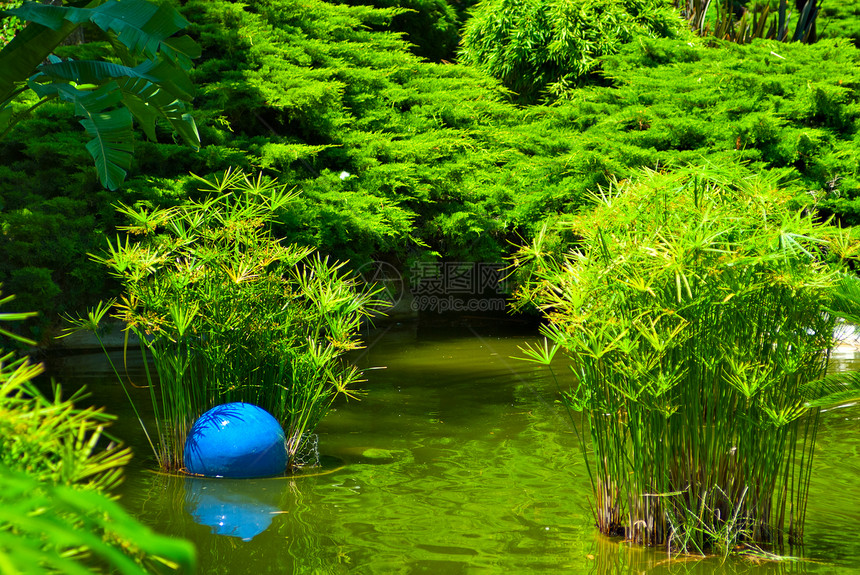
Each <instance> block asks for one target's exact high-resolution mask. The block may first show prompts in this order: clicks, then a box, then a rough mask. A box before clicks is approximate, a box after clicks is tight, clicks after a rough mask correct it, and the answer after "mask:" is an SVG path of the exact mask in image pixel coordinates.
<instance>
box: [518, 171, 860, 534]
mask: <svg viewBox="0 0 860 575" xmlns="http://www.w3.org/2000/svg"><path fill="white" fill-rule="evenodd" d="M734 175H735V172H734V171H733V170H732V169H731V168H726V169H721V168H718V167H715V166H711V165H709V166H706V167H704V168H700V169H685V170H681V171H678V172H676V173H672V174H661V173H656V172H647V173H646V174H644V175H643V176H642V177H641V178H639V179H638V180H636V181H623V182H616V183H614V184H613V185H612V186H610V187H608V188H606V189H601V190H599V191H597V192H596V193H595V194H594V198H593V199H594V201H595V203H596V206H595V207H594V209H593V210H590V211H584V212H583V213H582V214H581V215H580V216H578V217H575V218H573V219H572V220H571V221H570V222H569V224H568V225H566V226H565V227H566V229H567V231H568V232H571V233H573V234H574V235H575V236H576V237H578V238H579V239H578V240H577V241H575V242H574V244H573V245H572V247H571V249H570V251H569V252H567V253H565V254H563V255H553V254H551V253H548V252H547V249H546V246H545V245H544V241H545V239H546V234H545V233H544V234H539V235H538V236H537V238H536V239H535V241H534V242H533V243H532V244H531V245H529V246H525V247H523V248H521V249H520V250H519V251H518V252H517V254H516V256H515V260H514V263H515V265H516V266H517V267H518V269H519V271H520V272H521V273H523V278H524V281H523V283H522V285H521V287H520V289H519V291H518V293H517V298H518V305H520V306H522V305H537V306H538V307H539V308H540V309H541V310H542V311H543V312H544V314H545V315H546V318H547V321H548V323H547V324H546V326H545V327H544V328H543V333H544V335H545V336H546V337H547V338H548V339H549V340H551V341H552V345H549V344H548V343H547V345H546V346H545V347H544V348H540V347H531V348H526V349H525V352H526V354H527V357H526V359H529V360H532V361H537V362H540V363H544V364H550V362H551V361H552V358H553V356H554V355H555V354H556V353H557V351H558V350H559V349H563V350H564V352H565V353H566V355H567V357H568V359H569V361H570V377H571V379H572V383H571V384H570V388H569V390H567V391H565V393H564V400H565V403H566V405H567V406H568V407H569V408H570V409H571V410H572V411H573V412H576V413H579V414H580V415H581V418H582V424H583V426H584V429H587V430H588V432H589V434H590V442H587V441H583V443H584V445H583V452H584V453H585V454H586V459H587V462H588V465H589V473H590V474H591V479H592V486H593V490H594V502H593V506H594V513H595V516H596V518H597V523H598V526H599V528H600V530H601V531H603V532H604V533H608V534H623V535H624V536H625V537H627V538H629V539H631V540H634V541H637V542H639V543H643V544H648V545H666V546H670V547H673V548H676V549H698V550H703V549H705V548H706V547H708V546H712V545H716V544H718V542H719V541H729V542H731V541H734V540H735V537H736V534H737V533H742V534H746V535H748V536H749V537H750V538H752V539H753V540H755V541H772V542H777V543H779V542H782V541H783V540H784V539H785V537H784V536H785V535H787V536H788V540H789V541H797V540H799V539H800V537H801V536H802V534H803V524H804V518H805V513H806V502H807V494H808V488H809V478H810V472H811V469H812V461H813V456H814V450H815V437H816V430H817V426H818V417H819V410H818V408H817V407H816V406H815V404H814V403H812V402H810V401H809V395H808V394H809V392H810V386H809V384H810V382H812V381H814V380H816V379H818V378H820V376H821V375H822V374H823V373H824V370H825V367H826V365H827V361H828V357H829V350H830V348H831V346H832V344H833V328H834V324H835V321H836V319H835V317H834V316H833V315H832V314H827V313H824V312H823V309H822V305H824V304H826V303H827V302H828V301H829V300H830V294H831V292H832V289H833V287H834V285H835V284H836V283H837V282H838V280H839V277H840V273H839V271H838V270H839V265H840V264H839V262H840V261H842V260H844V259H856V257H857V254H858V248H857V245H856V243H855V242H852V241H851V240H850V239H849V238H848V232H847V231H845V230H839V229H837V228H833V227H831V226H829V225H827V224H825V223H821V222H820V220H818V219H817V217H816V214H815V212H814V210H812V209H801V210H794V209H792V208H791V207H790V206H791V203H790V201H789V197H788V195H787V194H786V193H785V192H784V190H782V189H781V188H780V186H779V179H778V178H777V177H774V175H773V174H772V173H771V174H770V175H768V174H761V175H758V176H754V177H749V178H745V179H738V178H735V177H734ZM727 530H729V531H732V533H728V532H727Z"/></svg>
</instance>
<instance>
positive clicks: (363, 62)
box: [0, 0, 860, 318]
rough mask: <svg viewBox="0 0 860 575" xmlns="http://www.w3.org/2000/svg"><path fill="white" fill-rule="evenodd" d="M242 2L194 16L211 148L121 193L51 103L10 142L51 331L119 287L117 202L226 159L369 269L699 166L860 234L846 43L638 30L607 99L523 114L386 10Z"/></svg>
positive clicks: (142, 173) (466, 252)
mask: <svg viewBox="0 0 860 575" xmlns="http://www.w3.org/2000/svg"><path fill="white" fill-rule="evenodd" d="M243 6H244V5H243V4H236V3H233V2H217V1H214V0H213V1H207V2H203V1H200V2H196V1H195V2H188V3H186V4H185V5H184V6H182V7H181V10H182V11H183V14H184V16H185V17H186V18H187V19H188V20H189V21H191V22H192V25H191V26H190V27H189V33H190V34H191V35H192V36H193V37H194V38H195V40H197V41H198V42H199V43H200V45H201V47H202V49H203V56H202V57H201V58H200V60H199V65H198V66H197V67H196V68H195V70H194V71H193V72H192V79H193V81H194V84H195V85H196V86H197V87H198V96H197V97H196V99H195V110H196V112H195V114H196V117H197V120H198V124H199V127H200V133H201V139H202V141H203V142H204V144H205V145H204V147H203V148H202V149H201V150H200V151H199V152H198V151H194V150H192V149H191V148H189V147H187V146H182V145H179V144H177V143H175V142H173V141H171V140H170V139H169V138H165V137H159V141H157V142H151V141H139V142H136V144H135V146H136V149H137V150H138V152H139V153H136V156H135V164H134V165H133V166H132V168H131V169H130V173H129V177H128V178H127V180H126V187H125V188H124V189H122V190H118V191H117V192H115V193H110V192H107V191H105V190H102V189H100V186H99V184H98V181H97V180H96V179H95V177H94V175H93V174H92V173H91V172H92V170H91V169H89V168H88V167H87V163H88V162H89V160H88V157H87V155H86V152H85V151H84V147H83V144H84V140H85V139H86V136H85V135H84V134H82V133H81V131H80V130H78V128H77V125H76V121H75V120H74V119H73V118H71V114H70V110H68V109H67V108H64V107H63V106H61V105H59V104H55V103H48V104H46V105H44V106H42V107H41V108H39V109H37V110H36V111H35V112H34V114H33V116H32V117H31V118H30V119H28V120H26V121H23V122H21V123H20V124H18V126H17V128H16V132H15V134H13V135H10V137H9V138H6V139H5V140H3V141H0V156H2V157H3V158H4V166H0V227H3V229H4V230H5V232H4V233H5V234H6V235H5V236H4V237H5V238H6V239H7V240H8V241H6V242H0V280H2V281H5V282H9V281H10V277H11V274H12V272H13V271H14V270H16V269H18V268H24V267H31V268H42V269H44V270H50V280H51V281H52V282H53V284H54V285H56V286H57V287H58V288H59V289H60V290H61V292H60V293H61V295H59V296H57V297H54V298H53V300H48V299H42V302H43V303H42V304H40V307H41V306H43V307H42V309H44V311H46V312H47V313H46V317H47V318H51V317H55V315H56V312H58V311H59V312H64V311H65V312H69V311H72V312H77V311H80V310H82V309H84V308H85V307H86V306H89V305H92V304H93V303H94V302H95V301H97V300H98V299H99V298H100V297H103V296H105V294H106V292H107V291H108V290H110V289H115V287H114V284H112V282H111V280H110V279H109V278H107V277H106V273H105V270H102V269H99V268H98V266H95V265H94V264H93V263H92V262H91V261H90V260H89V259H88V258H87V256H86V254H87V253H96V252H97V251H98V250H99V249H101V247H102V246H103V245H104V237H105V236H108V237H113V235H114V229H115V225H116V224H117V217H116V215H115V214H114V213H113V210H111V209H110V206H111V204H114V203H117V202H122V203H124V204H126V205H130V206H131V205H145V206H151V207H169V206H173V205H176V204H178V203H180V202H182V201H183V200H184V199H185V198H186V197H189V196H191V197H195V196H194V194H195V193H196V187H195V186H196V182H195V180H194V179H193V178H191V177H190V176H188V173H189V172H194V173H197V174H202V175H207V174H213V173H217V172H218V171H221V170H225V169H227V168H228V167H230V166H234V165H236V166H241V167H242V168H244V169H245V170H248V171H258V170H264V171H265V173H267V174H270V175H273V176H274V175H277V177H278V178H279V179H280V181H282V182H285V183H286V182H289V183H290V184H291V185H296V186H297V188H298V189H300V190H301V191H302V194H301V196H300V197H299V198H297V199H296V201H295V202H294V203H292V204H291V205H290V206H289V207H288V209H287V210H286V211H285V212H284V213H283V214H282V215H281V217H280V222H281V223H280V224H278V225H277V226H276V228H275V233H276V235H277V236H278V237H283V238H285V239H286V240H287V241H290V242H296V243H299V244H302V245H313V246H315V247H317V248H318V249H320V251H322V252H323V253H326V254H329V255H331V256H332V257H334V258H336V259H338V260H350V262H351V265H355V266H356V267H357V266H360V265H361V264H363V263H364V262H366V261H368V260H370V259H381V258H384V259H386V260H387V261H392V262H400V263H401V265H402V266H403V268H404V269H405V268H408V266H409V262H410V261H412V260H414V259H429V258H434V257H444V258H446V259H450V260H454V261H500V258H501V257H502V256H503V255H504V254H505V253H508V252H509V250H510V245H511V242H517V241H519V239H518V238H530V237H532V236H533V234H535V233H536V232H537V231H538V230H540V228H541V226H542V224H543V223H544V222H545V221H550V222H551V221H554V220H556V219H558V218H561V217H564V214H567V213H572V212H576V211H577V210H579V209H580V208H581V207H582V206H583V205H584V204H588V202H589V200H588V190H593V189H596V187H597V186H598V185H606V184H607V183H608V181H609V179H610V176H612V175H615V176H617V177H618V178H620V179H623V178H626V177H628V176H629V175H631V174H633V173H635V172H636V171H637V170H638V169H639V168H640V167H642V166H651V167H654V166H660V167H668V168H675V167H679V166H684V165H687V164H689V163H693V164H696V163H700V162H701V160H702V158H703V157H706V158H709V159H713V160H714V161H716V162H718V163H721V164H725V165H732V164H735V165H748V166H749V167H750V169H753V170H754V171H758V170H760V169H776V170H779V171H780V173H782V174H785V175H786V177H787V183H786V186H787V187H788V188H789V189H790V190H792V191H794V192H796V194H797V195H798V197H799V198H800V199H801V200H802V201H803V202H806V201H809V200H810V199H811V198H812V195H814V200H813V201H814V202H818V206H819V207H820V208H822V209H823V210H825V213H835V214H837V215H838V216H839V218H840V219H841V220H842V221H843V222H844V223H847V224H852V223H855V221H856V222H860V217H858V216H857V213H860V212H858V211H857V207H855V206H854V203H855V196H856V194H857V192H858V181H859V180H858V178H857V166H858V165H860V157H858V149H857V145H856V142H855V136H854V134H855V130H856V128H855V126H856V124H857V120H858V107H857V105H856V103H855V102H856V100H857V98H856V93H857V87H858V74H857V71H858V70H860V58H858V52H857V50H856V49H854V48H853V47H852V46H850V45H849V44H848V43H847V42H845V41H841V42H835V41H826V42H819V43H817V44H813V45H800V44H782V43H776V42H762V41H755V42H753V43H752V44H749V45H743V46H737V45H729V44H728V43H720V42H716V41H715V42H714V46H703V45H699V44H695V43H694V45H692V46H691V45H688V44H687V43H686V42H681V41H677V40H671V39H651V38H645V37H640V38H639V39H638V40H636V41H634V42H631V43H629V44H626V45H624V46H622V47H621V51H620V52H619V53H618V54H616V55H613V56H606V57H604V59H603V64H602V70H603V71H602V72H601V73H602V74H604V80H602V82H603V83H604V84H607V85H605V86H589V87H586V88H583V89H579V90H576V91H574V92H571V94H572V95H573V96H574V97H572V99H571V100H569V101H563V102H558V103H556V104H555V105H553V106H531V107H528V108H527V109H520V108H517V107H516V106H514V105H512V104H510V103H509V101H508V97H507V95H506V92H505V91H504V89H503V88H502V87H500V85H499V83H498V82H497V81H495V80H493V79H491V78H487V77H486V76H484V75H481V74H480V73H478V72H477V71H475V70H474V69H472V68H470V67H466V66H461V65H440V64H431V63H426V62H422V61H421V60H420V59H419V58H417V57H415V56H414V55H412V54H410V52H409V47H408V45H407V44H406V43H405V42H404V41H402V40H401V39H399V38H398V37H397V35H395V34H390V33H386V32H382V31H380V29H379V28H380V27H382V26H385V25H387V24H388V23H389V22H390V21H391V19H392V18H393V17H394V13H393V12H392V11H391V10H378V9H374V8H370V7H366V6H346V5H342V4H332V3H327V2H321V1H316V0H314V1H309V2H302V3H300V4H296V3H285V2H283V1H282V0H266V1H262V0H261V1H257V0H255V1H254V2H253V3H249V4H248V8H247V9H246V8H243ZM99 50H102V53H103V56H106V55H108V54H109V53H110V51H109V49H108V47H106V46H105V45H99V44H90V45H86V46H79V47H78V46H76V47H66V48H63V49H62V50H61V51H58V53H59V55H62V56H64V57H65V56H66V55H75V57H84V55H83V52H87V53H88V54H87V55H86V57H87V58H95V57H99ZM79 53H80V54H81V56H77V54H79ZM11 136H14V138H12V137H11ZM740 170H741V172H743V169H740ZM342 172H346V173H347V174H348V177H346V176H345V177H344V178H343V179H342V178H341V173H342ZM45 285H46V286H47V284H45ZM19 294H20V295H21V296H22V298H23V297H24V295H25V294H24V292H23V291H22V290H21V289H20V288H19ZM35 299H36V296H33V297H32V299H31V300H30V301H35Z"/></svg>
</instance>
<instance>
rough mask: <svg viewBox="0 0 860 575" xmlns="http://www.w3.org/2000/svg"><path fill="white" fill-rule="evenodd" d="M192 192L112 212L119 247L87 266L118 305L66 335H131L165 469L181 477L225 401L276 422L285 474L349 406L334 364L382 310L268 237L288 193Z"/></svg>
mask: <svg viewBox="0 0 860 575" xmlns="http://www.w3.org/2000/svg"><path fill="white" fill-rule="evenodd" d="M200 183H201V191H202V192H204V194H205V197H204V198H203V199H201V200H190V201H187V202H185V203H183V204H181V205H179V206H176V207H171V208H159V209H147V208H134V207H130V206H126V205H119V206H118V210H119V211H120V212H121V213H122V214H124V215H125V216H126V217H127V218H128V219H129V221H130V223H129V225H127V226H123V227H121V228H119V229H120V231H123V232H125V233H126V234H127V235H126V239H125V240H124V241H122V240H120V239H119V238H117V240H116V242H113V243H109V248H108V252H107V253H106V254H105V255H103V256H93V257H94V259H95V260H96V261H99V262H101V263H102V264H104V265H106V266H108V268H109V269H110V271H111V273H112V274H113V275H114V276H115V277H116V278H118V279H119V280H120V281H121V282H122V286H123V293H122V295H121V297H120V298H119V300H117V301H112V302H109V303H107V304H102V305H99V306H98V307H97V308H96V309H94V310H92V311H91V312H90V313H89V315H88V317H86V318H82V319H77V320H72V322H73V327H72V328H71V330H70V331H76V330H80V329H92V330H94V331H95V332H96V334H97V335H98V326H99V323H100V321H101V320H102V319H103V317H104V316H105V315H106V314H107V313H108V312H109V310H112V316H113V317H114V318H116V319H119V320H120V321H122V322H123V323H124V325H125V329H126V330H127V333H129V334H134V335H136V336H137V338H138V340H139V341H140V350H141V353H142V355H143V358H144V360H145V361H144V365H145V366H149V362H150V361H151V363H152V365H153V366H154V368H155V371H156V373H155V374H152V373H150V372H149V370H148V369H149V368H148V367H147V372H146V377H147V379H148V381H147V382H146V385H147V387H148V388H149V393H150V399H151V403H152V408H153V411H154V415H155V417H154V421H155V424H154V425H155V429H154V433H150V430H149V429H148V428H147V426H146V425H145V424H144V423H143V419H142V418H141V424H142V425H143V427H144V430H145V431H146V433H147V438H148V439H149V441H150V444H151V446H152V448H153V451H154V453H155V455H156V457H157V459H158V463H159V466H160V467H161V468H162V469H167V470H178V469H181V468H182V467H183V446H184V442H185V437H186V434H187V432H188V430H189V429H190V427H191V425H192V424H193V423H194V421H195V420H196V418H197V417H199V416H200V415H201V414H203V413H204V412H205V411H206V410H208V409H210V408H212V407H214V406H215V405H218V404H221V403H227V402H234V401H243V402H247V403H252V404H254V405H258V406H260V407H262V408H264V409H266V410H268V411H269V412H270V413H272V415H274V416H275V417H276V418H277V419H278V420H279V421H280V422H281V423H282V425H283V426H284V431H285V434H286V437H287V450H288V455H289V461H288V466H292V465H296V464H298V463H299V462H298V461H297V459H296V458H297V456H298V455H299V454H300V453H301V449H302V447H303V444H304V443H305V442H306V441H307V439H308V437H309V435H310V434H311V432H312V431H313V430H314V428H315V427H316V425H317V423H319V421H320V420H321V419H322V417H323V416H324V415H325V413H326V411H327V410H328V408H329V407H330V405H331V403H332V402H333V401H334V399H335V398H336V397H338V396H340V395H344V396H347V397H355V391H354V390H353V387H354V385H355V384H356V383H357V382H359V381H360V380H361V373H360V372H359V371H358V369H356V368H355V367H354V366H352V365H351V364H349V363H348V362H346V361H345V360H344V358H343V355H344V354H345V353H346V352H348V351H350V350H353V349H356V348H358V347H360V340H359V338H358V332H359V329H360V326H361V322H362V320H363V319H364V318H366V317H367V316H368V315H369V314H370V313H372V311H373V310H375V309H377V308H378V307H380V306H381V305H382V304H381V303H380V302H378V301H377V300H376V299H375V298H374V294H375V292H374V291H373V289H371V288H368V287H367V286H364V285H363V284H361V283H360V282H359V281H358V279H357V277H356V276H354V275H351V274H350V273H348V272H346V271H345V270H344V264H342V263H336V262H331V261H329V260H328V259H327V258H325V257H321V256H320V255H318V254H315V253H314V250H313V249H312V248H308V247H300V246H297V245H284V244H282V243H281V242H280V241H279V240H278V239H276V238H274V237H273V235H272V233H271V231H270V229H269V225H270V224H271V223H272V222H274V221H275V219H276V217H277V214H278V213H279V211H280V210H282V209H283V208H284V207H285V206H286V205H288V204H289V203H290V202H291V201H292V200H293V199H294V198H295V194H294V193H293V192H292V191H290V190H287V189H286V188H285V187H284V186H282V185H279V184H278V183H277V182H275V181H271V180H267V179H264V178H262V177H258V178H256V179H255V178H251V177H249V176H247V175H246V174H244V173H242V172H241V171H227V172H226V173H225V174H223V176H222V177H220V178H217V179H215V180H214V181H208V180H204V179H202V178H201V179H200ZM100 341H101V340H100ZM117 377H118V378H119V379H120V381H122V377H120V375H119V371H118V370H117ZM129 399H130V400H132V397H131V395H130V394H129ZM132 405H134V401H133V400H132ZM135 409H136V408H135ZM136 412H137V409H136Z"/></svg>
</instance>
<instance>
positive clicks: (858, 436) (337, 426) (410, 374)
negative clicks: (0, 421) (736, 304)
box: [55, 324, 860, 575]
mask: <svg viewBox="0 0 860 575" xmlns="http://www.w3.org/2000/svg"><path fill="white" fill-rule="evenodd" d="M535 340H536V338H535V337H534V335H532V334H531V333H529V332H526V333H522V332H520V333H512V330H511V329H510V328H509V327H505V326H502V325H499V326H496V327H495V328H486V327H485V328H482V329H480V330H478V329H472V328H468V327H462V328H453V329H452V328H450V327H448V328H445V329H433V328H429V327H426V326H425V327H419V326H418V325H416V324H409V325H402V326H390V327H388V328H383V329H378V330H376V331H375V332H373V333H371V334H369V336H368V338H367V341H368V346H367V349H366V350H364V351H363V352H362V353H361V354H359V355H357V356H356V359H357V361H358V363H359V364H360V365H361V366H362V367H364V368H366V369H367V371H366V376H367V382H366V383H365V384H364V389H365V391H366V392H367V393H366V395H365V396H364V397H363V398H362V400H361V401H359V402H355V401H349V402H348V403H347V402H339V403H338V404H337V405H336V408H335V409H334V410H333V411H332V412H331V413H330V414H329V415H328V416H327V417H326V419H325V420H324V421H323V423H322V425H321V426H320V427H319V429H318V435H319V451H320V454H321V458H322V466H321V467H320V468H318V469H314V470H310V471H308V472H306V473H304V474H302V475H299V476H296V477H291V478H279V479H262V480H240V481H236V480H234V481H223V480H206V479H202V480H201V479H189V478H182V477H171V476H165V475H161V474H157V473H154V472H152V471H151V469H152V467H153V464H152V461H151V459H148V458H147V447H146V444H145V443H144V442H143V441H142V435H141V433H140V432H139V428H138V426H137V424H136V422H135V421H134V418H133V417H132V416H131V414H130V412H129V410H128V408H127V405H126V401H125V398H124V396H122V394H121V391H120V390H119V388H118V386H116V385H115V384H113V383H112V382H111V379H110V377H109V373H108V372H107V370H108V369H109V368H108V367H107V364H106V362H104V360H103V359H102V358H101V357H100V356H98V355H92V356H89V355H85V356H75V357H71V358H66V359H65V360H63V361H62V362H58V365H56V366H55V369H57V370H59V371H60V372H61V373H62V378H63V380H64V381H66V382H67V384H68V385H71V386H76V385H79V384H80V383H81V382H83V381H86V382H88V383H89V387H90V389H91V390H92V391H93V392H94V396H95V401H96V402H97V403H102V404H107V405H108V406H109V410H110V411H113V412H114V413H117V414H119V415H120V416H121V420H120V422H119V423H118V425H117V426H115V432H116V433H117V434H119V435H120V436H122V437H123V438H124V439H126V441H128V442H129V443H131V444H132V445H134V446H135V448H136V452H137V453H138V457H136V459H135V463H134V464H133V466H132V467H130V468H129V470H128V472H127V474H126V475H127V479H126V483H125V485H124V487H123V489H122V493H123V495H122V503H123V504H124V505H125V506H126V508H127V509H129V510H130V511H131V512H132V513H133V514H134V515H136V516H137V517H139V518H140V519H141V520H143V521H144V522H145V523H147V524H149V525H151V526H152V527H153V528H155V529H157V530H158V531H160V532H162V533H168V534H171V535H176V536H180V537H185V538H188V539H190V540H192V541H193V542H194V543H195V545H196V546H197V549H198V553H199V556H200V571H199V572H200V573H207V574H209V573H230V574H234V573H235V574H241V573H249V574H255V575H261V574H264V573H369V574H377V573H378V574H389V573H390V574H401V573H402V574H420V573H428V574H429V573H432V574H440V575H443V574H466V573H469V574H471V573H480V574H485V573H486V574H490V573H500V574H501V573H505V574H508V573H515V574H530V573H597V574H604V573H605V574H615V573H664V572H665V573H703V574H704V573H715V572H718V573H749V574H765V573H768V574H771V573H773V574H776V573H780V574H781V573H810V574H824V573H860V409H858V408H857V407H856V406H853V407H846V408H843V409H838V410H833V411H830V412H828V413H827V414H825V417H824V422H823V425H822V429H821V432H820V435H819V450H818V452H817V461H816V465H815V473H814V476H813V484H812V491H811V494H810V503H809V510H808V520H807V527H806V543H805V546H804V548H803V549H801V550H796V552H797V553H802V555H803V558H804V559H803V560H802V561H783V562H772V561H766V560H761V561H751V560H749V559H735V558H730V559H728V560H727V561H725V562H723V561H722V560H721V559H718V558H707V559H700V558H690V557H680V558H670V557H669V556H667V554H666V552H665V550H654V549H642V548H637V547H630V546H628V545H627V544H626V543H624V542H623V541H620V540H618V539H610V538H606V537H603V536H601V535H599V534H598V532H597V531H596V529H595V528H594V526H593V522H592V519H591V515H590V510H589V501H588V496H589V491H590V490H589V485H588V479H587V476H586V475H585V467H584V465H583V463H582V456H581V454H580V452H579V447H578V443H577V440H576V436H575V435H574V429H573V427H572V424H571V421H570V420H569V418H568V416H567V414H566V412H565V411H564V409H563V408H562V407H561V406H560V405H559V404H558V403H557V401H556V400H557V398H558V393H557V390H556V387H555V383H554V381H553V380H552V379H551V378H550V377H549V376H548V373H547V372H546V371H545V369H544V368H541V367H538V366H534V365H533V364H528V363H525V362H520V361H515V360H513V359H511V356H517V355H521V354H520V352H519V350H518V349H517V346H519V345H522V344H523V343H524V342H526V341H535ZM856 366H857V362H856V360H855V359H854V354H853V353H845V354H841V355H840V356H839V357H838V358H837V360H836V361H834V367H835V368H836V369H842V370H844V369H852V368H854V367H856ZM132 373H134V370H132ZM136 393H138V394H139V395H140V398H141V401H142V403H143V404H145V403H146V401H147V400H146V396H145V395H144V393H145V392H144V391H143V390H137V391H136Z"/></svg>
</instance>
